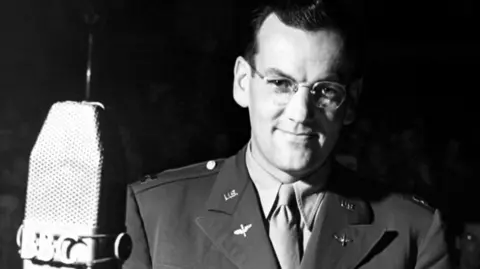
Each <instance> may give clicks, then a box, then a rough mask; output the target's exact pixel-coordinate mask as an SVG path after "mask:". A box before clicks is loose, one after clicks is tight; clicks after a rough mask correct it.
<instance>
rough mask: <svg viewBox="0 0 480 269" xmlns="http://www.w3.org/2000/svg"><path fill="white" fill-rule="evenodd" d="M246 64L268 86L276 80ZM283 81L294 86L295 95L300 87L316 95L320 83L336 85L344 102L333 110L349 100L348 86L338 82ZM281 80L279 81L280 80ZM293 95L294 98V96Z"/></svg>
mask: <svg viewBox="0 0 480 269" xmlns="http://www.w3.org/2000/svg"><path fill="white" fill-rule="evenodd" d="M246 63H247V64H248V66H250V68H251V69H252V70H253V72H254V73H255V74H256V75H257V76H258V77H259V78H260V79H262V80H263V81H265V83H267V84H270V83H271V81H273V80H275V79H269V78H268V77H267V76H266V75H263V74H262V73H260V71H258V70H257V69H256V68H255V67H253V65H252V64H250V63H249V62H248V61H246ZM282 79H285V80H288V81H290V82H291V83H292V84H293V90H292V91H293V94H295V93H297V92H298V89H299V88H300V87H306V88H307V89H308V92H309V93H310V94H312V95H313V94H315V93H316V91H314V88H315V86H316V85H318V84H319V83H325V82H328V83H331V84H334V85H336V86H339V87H340V88H341V89H342V91H343V94H344V95H343V98H342V101H341V102H340V103H339V104H338V105H337V106H336V107H334V108H330V109H331V110H337V109H338V108H339V107H341V106H342V105H343V103H344V102H345V100H346V99H347V86H346V85H343V84H341V83H338V82H334V81H326V80H320V81H316V82H315V83H313V84H311V85H308V83H302V82H297V81H295V80H293V79H291V78H285V77H284V78H282ZM278 80H279V79H278ZM293 94H292V96H293ZM315 107H317V108H323V109H325V107H321V106H318V105H317V104H315Z"/></svg>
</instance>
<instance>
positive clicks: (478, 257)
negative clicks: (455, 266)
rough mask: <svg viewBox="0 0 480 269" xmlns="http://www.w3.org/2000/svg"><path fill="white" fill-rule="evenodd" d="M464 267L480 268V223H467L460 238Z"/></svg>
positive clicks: (461, 259) (461, 258)
mask: <svg viewBox="0 0 480 269" xmlns="http://www.w3.org/2000/svg"><path fill="white" fill-rule="evenodd" d="M460 263H461V264H462V266H463V267H462V268H480V224H466V225H465V231H464V233H463V235H462V237H461V238H460Z"/></svg>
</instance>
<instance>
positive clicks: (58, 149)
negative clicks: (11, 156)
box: [25, 101, 104, 227]
mask: <svg viewBox="0 0 480 269" xmlns="http://www.w3.org/2000/svg"><path fill="white" fill-rule="evenodd" d="M100 109H103V107H101V105H100V104H95V103H87V102H82V103H78V102H71V101H67V102H58V103H56V104H54V105H53V106H52V108H51V109H50V111H49V113H48V115H47V118H46V120H45V123H44V125H43V127H42V129H41V131H40V134H39V136H38V139H37V141H36V143H35V146H34V147H33V149H32V152H31V155H30V161H29V171H28V173H29V175H28V177H29V181H28V185H27V199H26V207H25V219H26V220H27V219H28V220H31V221H34V222H39V223H57V224H66V225H72V224H73V225H82V226H83V225H87V226H93V227H95V226H96V225H97V221H98V213H99V207H98V204H99V197H100V189H101V180H100V179H101V176H102V164H103V154H102V152H103V150H104V148H103V146H102V143H100V132H99V110H100Z"/></svg>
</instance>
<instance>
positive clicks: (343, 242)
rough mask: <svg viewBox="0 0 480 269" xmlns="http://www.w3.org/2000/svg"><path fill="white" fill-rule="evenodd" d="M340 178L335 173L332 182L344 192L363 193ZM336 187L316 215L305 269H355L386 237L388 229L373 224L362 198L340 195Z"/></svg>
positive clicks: (370, 214) (368, 207) (369, 211)
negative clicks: (350, 190)
mask: <svg viewBox="0 0 480 269" xmlns="http://www.w3.org/2000/svg"><path fill="white" fill-rule="evenodd" d="M341 174H342V176H346V175H345V174H343V173H341ZM340 177H341V175H340V174H339V173H338V171H334V173H332V178H330V179H329V182H334V184H335V185H336V186H341V187H342V188H343V189H345V188H349V189H354V190H355V192H359V191H361V189H359V187H360V186H355V185H356V184H353V185H350V186H349V185H344V184H347V182H345V180H343V179H341V178H340ZM354 179H356V178H354ZM336 186H333V187H332V188H331V190H330V191H327V193H326V196H325V200H324V202H323V204H322V206H321V209H320V211H319V213H318V214H317V217H316V220H315V226H314V229H313V231H312V235H311V237H310V240H309V242H308V246H307V249H306V252H305V255H304V257H303V260H302V265H301V268H302V269H313V268H332V269H333V268H356V266H359V264H361V262H362V261H363V260H364V259H365V258H367V255H368V254H369V253H370V251H371V250H372V248H373V247H374V246H375V245H376V244H377V242H379V241H380V240H381V238H382V237H383V236H384V235H385V232H386V229H385V227H380V226H378V225H375V224H372V220H373V212H372V209H371V207H370V204H369V203H368V202H366V201H364V200H363V199H360V198H355V197H351V196H349V195H345V196H344V195H341V194H338V192H337V191H336V190H337V189H336Z"/></svg>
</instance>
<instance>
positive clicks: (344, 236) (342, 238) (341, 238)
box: [333, 234, 353, 247]
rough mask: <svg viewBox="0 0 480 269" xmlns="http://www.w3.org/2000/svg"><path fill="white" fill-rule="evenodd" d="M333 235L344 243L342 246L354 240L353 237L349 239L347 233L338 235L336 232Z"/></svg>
mask: <svg viewBox="0 0 480 269" xmlns="http://www.w3.org/2000/svg"><path fill="white" fill-rule="evenodd" d="M333 237H334V238H335V239H336V240H337V241H338V242H340V244H341V245H342V247H344V246H346V245H347V244H348V243H350V242H353V240H352V239H348V238H347V236H346V235H345V234H343V235H342V236H338V235H336V234H334V235H333Z"/></svg>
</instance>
